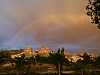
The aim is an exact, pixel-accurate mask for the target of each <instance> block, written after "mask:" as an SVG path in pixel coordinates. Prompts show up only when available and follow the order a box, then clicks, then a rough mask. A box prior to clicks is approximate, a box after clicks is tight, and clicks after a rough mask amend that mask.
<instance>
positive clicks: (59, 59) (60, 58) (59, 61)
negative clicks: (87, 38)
mask: <svg viewBox="0 0 100 75" xmlns="http://www.w3.org/2000/svg"><path fill="white" fill-rule="evenodd" d="M50 60H51V63H52V64H54V65H56V68H57V71H58V75H61V70H62V65H63V63H64V62H65V55H64V48H62V49H60V48H59V49H58V51H57V52H55V53H50Z"/></svg>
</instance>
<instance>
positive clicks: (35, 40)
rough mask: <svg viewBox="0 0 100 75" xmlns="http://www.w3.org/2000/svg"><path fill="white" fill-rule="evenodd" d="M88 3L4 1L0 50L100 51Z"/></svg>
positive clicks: (0, 7)
mask: <svg viewBox="0 0 100 75" xmlns="http://www.w3.org/2000/svg"><path fill="white" fill-rule="evenodd" d="M86 3H87V1H86V0H0V47H1V48H22V47H28V46H32V47H33V48H36V47H41V46H45V47H50V48H58V47H65V48H70V49H80V48H94V49H99V48H100V31H99V30H97V29H96V28H95V27H96V26H95V25H94V24H91V23H90V19H89V17H88V16H87V15H86V11H85V5H86Z"/></svg>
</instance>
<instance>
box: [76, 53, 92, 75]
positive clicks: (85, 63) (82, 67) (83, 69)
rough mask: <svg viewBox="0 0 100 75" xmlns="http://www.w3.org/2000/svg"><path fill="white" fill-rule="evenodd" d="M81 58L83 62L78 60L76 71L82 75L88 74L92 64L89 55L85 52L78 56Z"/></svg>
mask: <svg viewBox="0 0 100 75" xmlns="http://www.w3.org/2000/svg"><path fill="white" fill-rule="evenodd" d="M80 57H82V58H83V60H81V59H79V60H78V61H77V62H76V64H75V66H76V68H77V69H79V70H81V73H82V75H84V72H86V71H87V72H88V69H89V66H90V65H91V64H92V62H93V61H92V60H91V57H90V55H88V54H87V53H86V52H85V53H84V54H83V55H82V56H80Z"/></svg>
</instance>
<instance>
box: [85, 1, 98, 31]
mask: <svg viewBox="0 0 100 75" xmlns="http://www.w3.org/2000/svg"><path fill="white" fill-rule="evenodd" d="M86 10H87V15H88V16H90V17H91V20H92V22H91V23H94V24H97V28H99V29H100V0H89V2H88V4H87V6H86Z"/></svg>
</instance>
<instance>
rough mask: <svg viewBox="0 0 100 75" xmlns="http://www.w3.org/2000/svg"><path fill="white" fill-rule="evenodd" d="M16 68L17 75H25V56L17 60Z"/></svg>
mask: <svg viewBox="0 0 100 75" xmlns="http://www.w3.org/2000/svg"><path fill="white" fill-rule="evenodd" d="M15 64H16V66H15V68H16V71H17V75H20V74H22V73H23V71H24V68H25V66H24V64H25V61H24V55H22V57H16V58H15Z"/></svg>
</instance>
